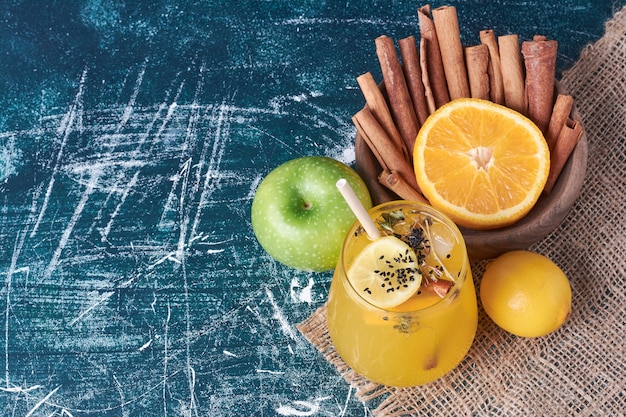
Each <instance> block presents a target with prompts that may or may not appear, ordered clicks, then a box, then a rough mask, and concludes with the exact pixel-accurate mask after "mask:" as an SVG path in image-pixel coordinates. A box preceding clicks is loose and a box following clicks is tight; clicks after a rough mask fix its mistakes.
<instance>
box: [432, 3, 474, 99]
mask: <svg viewBox="0 0 626 417" xmlns="http://www.w3.org/2000/svg"><path fill="white" fill-rule="evenodd" d="M433 20H434V22H435V28H436V29H437V37H438V38H439V50H440V51H441V59H442V61H443V69H444V72H445V74H446V81H447V84H448V92H449V93H450V99H452V100H454V99H457V98H461V97H469V96H470V89H469V82H468V81H467V70H466V68H465V61H464V56H463V45H462V44H461V32H460V30H459V20H458V16H457V13H456V7H454V6H441V7H438V8H436V9H434V10H433Z"/></svg>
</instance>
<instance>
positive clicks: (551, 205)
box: [355, 84, 588, 259]
mask: <svg viewBox="0 0 626 417" xmlns="http://www.w3.org/2000/svg"><path fill="white" fill-rule="evenodd" d="M557 91H558V92H561V93H563V90H562V88H561V87H560V86H559V85H558V84H557ZM571 117H572V118H573V119H574V120H577V121H578V122H580V114H579V113H578V111H577V110H576V108H575V107H574V109H573V110H572V114H571ZM587 151H588V148H587V136H586V134H585V133H584V132H583V135H582V137H581V138H580V140H579V141H578V144H577V145H576V148H574V151H573V152H572V154H571V155H570V157H569V159H568V161H567V163H566V164H565V166H564V168H563V170H562V171H561V174H560V176H559V178H558V180H557V182H556V184H555V185H554V188H553V189H552V191H551V192H550V194H546V193H543V194H542V195H541V196H540V197H539V200H538V201H537V203H536V204H535V206H534V207H533V208H532V209H531V211H530V212H529V213H528V214H527V215H526V216H524V217H523V218H522V219H521V220H519V221H517V222H516V223H514V224H512V225H510V226H507V227H503V228H499V229H494V230H485V231H481V230H471V229H467V228H462V227H460V229H461V232H462V233H463V237H464V238H465V243H466V245H467V250H468V253H469V256H470V258H471V259H489V258H494V257H496V256H498V255H500V254H502V253H504V252H508V251H511V250H516V249H526V248H528V247H529V246H531V245H532V244H533V243H535V242H537V241H539V240H541V239H543V238H544V237H546V236H547V235H548V234H550V233H551V232H552V231H554V230H555V229H556V228H557V227H558V226H559V224H560V223H561V222H562V221H563V219H564V218H565V216H567V214H568V213H569V211H570V209H571V208H572V206H573V205H574V201H575V200H576V198H577V197H578V195H579V194H580V190H581V189H582V185H583V182H584V180H585V173H586V170H587ZM355 154H356V170H357V172H358V173H359V174H360V175H361V177H363V179H364V180H365V183H366V184H367V186H368V188H369V190H370V194H371V196H372V200H373V202H374V204H380V203H384V202H386V201H390V200H397V199H399V197H398V196H397V195H395V194H394V193H392V192H391V191H389V190H388V189H387V188H385V187H384V186H382V185H381V184H380V183H379V182H378V174H379V173H380V172H381V168H380V165H379V164H378V161H377V160H376V158H375V157H374V155H373V154H372V152H371V151H370V149H369V147H368V146H367V144H366V143H365V141H364V140H363V138H362V137H361V136H360V135H359V134H358V133H357V135H356V141H355Z"/></svg>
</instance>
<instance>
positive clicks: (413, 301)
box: [328, 200, 478, 387]
mask: <svg viewBox="0 0 626 417" xmlns="http://www.w3.org/2000/svg"><path fill="white" fill-rule="evenodd" d="M368 213H369V214H370V217H371V218H372V220H374V222H375V224H377V226H378V228H379V230H380V231H381V233H382V234H383V235H389V234H395V235H396V236H399V237H401V238H402V237H405V236H407V235H408V234H410V233H411V231H412V230H413V229H414V228H415V227H421V228H423V231H424V237H425V239H424V241H423V242H422V247H421V249H420V250H418V251H416V253H417V254H418V258H423V259H422V261H421V264H420V269H421V272H422V285H421V287H420V290H419V291H417V293H415V294H414V295H413V296H412V297H411V298H410V299H409V300H408V301H406V302H404V303H402V304H400V305H399V306H396V307H393V308H389V309H381V308H378V307H376V306H374V305H372V304H370V303H368V302H367V301H365V299H364V298H362V297H361V296H360V294H359V292H358V291H357V289H356V288H355V287H354V286H353V285H352V284H351V282H350V279H349V278H348V276H347V274H348V273H349V272H348V271H350V269H351V266H352V264H353V263H354V261H355V258H356V257H357V255H358V254H359V252H360V251H362V250H363V249H364V247H365V246H366V245H367V244H369V243H371V240H370V238H369V237H368V235H367V234H366V233H365V232H364V231H363V228H362V226H361V225H360V223H359V222H358V221H357V222H356V223H355V224H354V225H353V226H352V228H351V230H350V231H349V233H348V234H347V236H346V238H345V241H344V243H343V247H342V251H341V255H340V258H339V261H338V264H337V267H336V269H335V273H334V276H333V279H332V283H331V286H330V292H329V295H328V330H329V333H330V337H331V339H332V341H333V344H334V346H335V348H336V350H337V352H338V353H339V355H340V356H341V358H342V359H343V360H344V361H345V362H346V364H347V365H349V366H350V367H351V368H352V369H353V370H355V371H356V372H358V373H359V374H361V375H362V376H364V377H366V378H368V379H370V380H372V381H374V382H377V383H379V384H383V385H388V386H397V387H405V386H416V385H422V384H425V383H428V382H431V381H433V380H435V379H437V378H439V377H441V376H443V375H445V374H446V373H448V372H449V371H451V370H452V369H454V368H455V367H456V366H457V365H458V364H459V363H460V362H461V360H463V358H464V357H465V355H466V354H467V352H468V351H469V349H470V347H471V345H472V342H473V340H474V336H475V334H476V327H477V322H478V315H477V305H476V292H475V289H474V282H473V280H472V273H471V270H470V264H469V259H468V255H467V250H466V247H465V242H464V240H463V236H462V235H461V232H460V231H459V229H458V228H457V226H456V225H455V224H454V223H453V222H452V221H451V220H450V219H449V218H448V217H447V216H445V215H444V214H442V213H440V212H439V211H437V210H435V209H434V208H432V207H430V206H428V205H425V204H421V203H418V202H412V201H404V200H397V201H391V202H388V203H383V204H381V205H379V206H376V207H374V208H372V209H370V210H369V211H368ZM390 216H391V217H392V218H395V219H398V218H402V220H394V222H393V224H392V225H391V226H390V223H389V218H390ZM418 252H423V253H422V254H420V253H418ZM421 255H425V256H421ZM355 269H356V270H358V268H355Z"/></svg>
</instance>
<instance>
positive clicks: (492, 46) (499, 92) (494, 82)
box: [479, 29, 504, 104]
mask: <svg viewBox="0 0 626 417" xmlns="http://www.w3.org/2000/svg"><path fill="white" fill-rule="evenodd" d="M479 35H480V43H481V44H482V45H486V46H487V48H488V50H489V97H490V99H491V101H493V102H494V103H498V104H504V84H503V79H502V72H503V68H502V64H501V60H500V50H499V48H498V42H497V41H496V35H495V33H494V31H493V30H491V29H486V30H481V31H480V33H479Z"/></svg>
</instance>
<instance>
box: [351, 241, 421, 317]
mask: <svg viewBox="0 0 626 417" xmlns="http://www.w3.org/2000/svg"><path fill="white" fill-rule="evenodd" d="M347 275H348V280H349V281H350V284H352V286H353V287H354V289H355V290H356V291H357V293H358V294H360V295H361V297H362V298H363V299H365V300H366V301H367V302H369V303H370V304H372V305H374V306H376V307H379V308H383V309H388V308H392V307H396V306H398V305H400V304H402V303H404V302H405V301H407V300H408V299H409V298H411V296H412V295H413V294H415V293H416V292H417V290H418V289H419V287H420V284H421V282H422V276H421V273H420V269H419V266H418V264H417V256H416V255H415V252H414V251H413V249H411V247H410V246H409V245H407V244H406V243H404V242H403V241H402V240H400V239H398V238H396V237H394V236H385V237H382V238H380V239H377V240H375V241H373V242H372V243H370V244H368V245H367V246H366V247H365V248H364V249H363V250H362V251H361V253H359V254H358V255H357V256H356V257H355V259H354V261H353V262H352V265H350V267H349V268H348V271H347Z"/></svg>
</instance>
